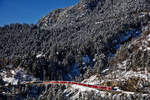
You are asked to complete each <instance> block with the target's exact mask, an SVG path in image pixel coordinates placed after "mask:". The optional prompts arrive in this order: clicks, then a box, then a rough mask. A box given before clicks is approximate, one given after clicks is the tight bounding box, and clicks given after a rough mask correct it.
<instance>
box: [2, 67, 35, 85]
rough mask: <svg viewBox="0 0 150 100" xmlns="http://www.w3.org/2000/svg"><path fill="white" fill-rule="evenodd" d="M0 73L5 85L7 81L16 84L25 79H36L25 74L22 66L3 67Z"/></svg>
mask: <svg viewBox="0 0 150 100" xmlns="http://www.w3.org/2000/svg"><path fill="white" fill-rule="evenodd" d="M0 75H1V76H2V79H3V81H4V82H6V84H5V85H7V84H8V83H10V84H12V85H17V84H18V83H23V82H26V81H36V78H34V77H32V76H30V75H28V74H26V72H25V70H24V69H22V68H15V69H7V70H6V69H5V70H2V71H1V73H0Z"/></svg>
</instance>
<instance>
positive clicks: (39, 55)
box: [36, 53, 45, 58]
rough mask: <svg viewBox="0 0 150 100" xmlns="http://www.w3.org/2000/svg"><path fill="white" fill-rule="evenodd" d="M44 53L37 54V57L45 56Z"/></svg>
mask: <svg viewBox="0 0 150 100" xmlns="http://www.w3.org/2000/svg"><path fill="white" fill-rule="evenodd" d="M44 56H45V55H43V53H41V54H38V55H36V58H40V57H44Z"/></svg>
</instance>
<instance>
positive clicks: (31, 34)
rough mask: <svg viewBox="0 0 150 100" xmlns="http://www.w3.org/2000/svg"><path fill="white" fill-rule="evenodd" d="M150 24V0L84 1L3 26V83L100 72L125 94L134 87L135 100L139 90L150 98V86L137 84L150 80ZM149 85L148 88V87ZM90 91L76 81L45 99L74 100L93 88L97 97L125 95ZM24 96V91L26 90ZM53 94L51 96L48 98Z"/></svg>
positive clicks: (80, 77)
mask: <svg viewBox="0 0 150 100" xmlns="http://www.w3.org/2000/svg"><path fill="white" fill-rule="evenodd" d="M149 24H150V1H149V0H80V1H79V2H78V3H77V4H76V5H74V6H71V7H68V8H63V9H56V10H54V11H52V12H50V13H49V14H47V15H46V16H44V17H43V18H41V19H40V20H39V21H38V22H37V24H36V25H28V24H11V25H5V26H4V27H0V76H1V78H0V84H1V87H2V86H4V85H8V86H9V84H10V87H11V85H17V84H18V86H19V83H24V82H26V81H31V80H34V81H35V80H37V81H45V80H65V81H78V82H83V83H86V82H84V80H85V79H88V78H90V77H91V76H95V75H100V78H102V79H99V81H100V82H97V83H96V84H98V85H106V86H107V85H111V86H113V87H114V86H117V87H119V89H120V90H121V91H124V92H123V93H122V94H123V95H124V94H128V93H126V92H125V91H128V92H129V91H130V92H132V93H129V94H128V95H130V96H133V98H134V97H135V98H134V99H136V96H135V95H132V94H135V93H136V92H137V93H139V94H137V97H139V98H141V97H140V96H141V95H142V98H147V99H143V100H149V96H148V95H149V94H150V90H149V88H150V87H149V85H148V86H147V87H144V86H143V87H139V88H138V84H135V83H139V84H140V82H141V80H144V82H147V83H148V84H149V82H150V80H149V78H150V75H149V74H150V68H149V65H150V62H149V50H150V42H149V34H150V25H149ZM143 70H144V73H143ZM19 75H20V76H19ZM125 75H126V76H125ZM138 75H141V76H140V77H139V76H138ZM110 76H111V77H110ZM142 76H143V77H142ZM89 80H90V79H89ZM110 80H111V82H112V83H111V82H110ZM118 80H119V81H118ZM145 80H146V81H145ZM90 81H91V80H90ZM112 84H115V85H112ZM141 84H142V85H143V83H141ZM124 85H127V86H126V87H124ZM128 86H129V87H128ZM51 87H52V88H51ZM57 87H58V88H57ZM25 88H27V89H28V88H29V87H25ZM33 88H35V87H34V86H33ZM40 88H41V87H38V89H40ZM59 88H60V89H59ZM145 88H147V90H143V89H145ZM30 89H31V88H30ZM49 89H50V90H49ZM55 89H58V91H57V92H56V91H55ZM84 90H85V91H84V92H87V91H88V90H87V89H84ZM141 90H143V91H141ZM1 91H3V92H4V91H5V89H1V90H0V92H1ZM20 91H22V90H20ZM33 91H34V90H33ZM42 91H43V90H42ZM48 91H53V92H49V93H48ZM91 91H93V92H91ZM84 92H83V91H82V89H81V88H77V89H76V88H74V87H73V86H71V87H69V88H66V87H64V86H59V85H58V86H56V87H55V86H53V85H52V86H48V89H47V90H46V93H45V96H44V97H43V98H44V100H52V99H57V98H54V97H53V96H54V95H57V96H56V97H59V99H60V98H61V97H64V98H63V99H64V100H66V99H68V100H69V99H72V100H74V99H78V96H79V94H80V95H81V96H82V98H81V100H82V99H83V100H84V99H85V98H89V97H88V96H87V95H88V94H91V93H96V94H95V95H94V96H95V98H94V97H92V96H91V98H90V99H93V100H95V99H96V100H97V99H98V98H101V99H104V98H105V97H106V96H105V95H106V94H108V95H107V97H108V98H105V99H108V100H109V99H111V98H114V99H113V100H119V99H117V98H120V97H113V93H107V91H106V93H101V92H102V91H99V90H90V91H88V92H87V93H84ZM38 93H39V92H38ZM42 93H43V92H42ZM42 93H41V92H40V93H39V94H38V96H37V95H36V96H33V97H32V96H31V95H30V96H31V100H32V99H35V98H40V97H39V96H40V94H42ZM57 93H58V94H60V95H58V94H57ZM28 94H29V93H28V92H26V95H28ZM35 94H36V93H35ZM100 94H104V95H103V96H100ZM18 95H19V96H20V95H22V92H20V93H19V94H18ZM74 95H75V96H74ZM109 95H112V97H111V96H109ZM116 95H117V94H116ZM30 96H29V97H30ZM47 96H48V97H49V98H47V99H45V97H47ZM130 96H128V97H129V98H131V97H130ZM20 97H22V96H20ZM20 97H18V98H20ZM50 97H51V98H50ZM122 97H123V96H122ZM23 98H24V99H26V98H27V96H25V97H23ZM115 98H116V99H115ZM14 99H16V98H14ZM19 100H20V99H19ZM40 100H43V99H40ZM129 100H133V99H132V98H131V99H129ZM136 100H138V99H136Z"/></svg>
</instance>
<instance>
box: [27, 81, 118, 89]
mask: <svg viewBox="0 0 150 100" xmlns="http://www.w3.org/2000/svg"><path fill="white" fill-rule="evenodd" d="M24 84H31V85H32V84H44V85H48V84H54V85H55V84H58V85H78V86H83V87H88V88H94V89H98V90H104V91H105V90H106V91H117V88H116V87H111V86H99V85H90V84H84V83H79V82H72V81H43V82H42V81H41V82H26V83H24Z"/></svg>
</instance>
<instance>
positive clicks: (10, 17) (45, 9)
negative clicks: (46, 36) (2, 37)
mask: <svg viewBox="0 0 150 100" xmlns="http://www.w3.org/2000/svg"><path fill="white" fill-rule="evenodd" d="M78 1H79V0H0V26H3V25H5V24H10V23H16V22H18V23H28V24H32V23H34V24H35V23H36V22H37V21H38V20H39V19H40V18H41V17H43V16H45V15H46V14H47V13H49V12H50V11H52V10H53V9H55V8H64V7H68V6H71V5H73V4H76V3H77V2H78Z"/></svg>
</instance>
